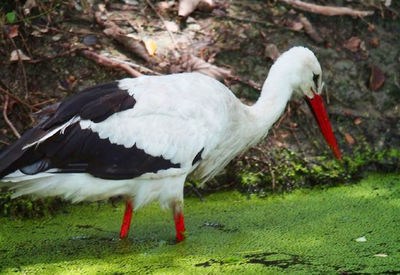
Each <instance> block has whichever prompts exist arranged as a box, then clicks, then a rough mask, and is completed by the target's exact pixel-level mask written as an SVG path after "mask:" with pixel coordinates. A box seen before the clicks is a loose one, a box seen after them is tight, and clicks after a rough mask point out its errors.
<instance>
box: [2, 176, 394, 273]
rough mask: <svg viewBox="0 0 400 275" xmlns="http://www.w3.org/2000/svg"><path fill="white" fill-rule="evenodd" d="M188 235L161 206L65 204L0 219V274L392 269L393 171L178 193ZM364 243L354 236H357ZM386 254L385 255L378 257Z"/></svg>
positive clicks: (294, 271) (329, 271)
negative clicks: (301, 184) (280, 191)
mask: <svg viewBox="0 0 400 275" xmlns="http://www.w3.org/2000/svg"><path fill="white" fill-rule="evenodd" d="M185 205H186V206H185V207H186V208H185V213H186V222H187V229H188V239H187V240H185V241H184V242H183V243H179V244H174V242H173V240H174V226H173V221H172V218H171V215H170V213H162V212H161V210H159V208H158V206H157V205H151V206H149V207H147V208H144V209H142V210H141V211H139V212H137V213H135V214H134V218H133V224H132V227H133V233H134V234H133V235H131V236H130V237H129V239H127V240H124V241H120V240H119V239H118V230H119V226H120V222H121V216H122V213H123V204H122V203H121V204H118V206H117V207H112V206H111V205H109V204H88V205H79V206H69V207H68V208H67V209H66V210H67V211H65V213H63V214H58V215H57V216H55V217H47V218H40V219H30V220H21V219H14V220H12V219H9V218H0V224H1V230H0V253H1V257H0V269H1V271H0V272H1V273H2V274H11V273H13V274H14V273H17V274H23V273H27V274H56V273H62V274H77V273H85V274H94V273H100V274H129V273H138V274H144V273H149V274H150V273H151V274H205V273H209V274H216V273H222V274H223V273H231V274H237V273H246V274H261V272H262V273H263V274H279V273H285V274H287V273H300V274H305V273H307V274H309V273H319V274H322V273H336V274H337V273H382V274H388V273H399V272H400V250H399V247H400V233H399V230H398V228H399V226H400V216H399V213H400V212H399V210H400V175H394V174H392V175H379V174H373V175H370V176H369V177H368V178H366V179H365V180H362V181H361V182H359V183H358V184H354V185H343V186H338V187H332V188H327V189H325V188H317V189H313V190H309V189H305V190H304V189H303V190H297V191H295V192H293V193H291V194H286V195H281V196H270V197H267V198H259V197H257V196H251V197H250V199H247V197H246V196H245V195H243V194H240V193H238V192H224V193H217V194H212V195H209V196H207V197H206V199H205V201H204V202H201V201H200V200H199V199H197V198H188V199H186V201H185ZM363 236H364V237H365V238H366V242H356V241H355V240H356V239H357V238H359V237H363ZM384 255H385V256H386V255H387V256H386V257H385V256H384Z"/></svg>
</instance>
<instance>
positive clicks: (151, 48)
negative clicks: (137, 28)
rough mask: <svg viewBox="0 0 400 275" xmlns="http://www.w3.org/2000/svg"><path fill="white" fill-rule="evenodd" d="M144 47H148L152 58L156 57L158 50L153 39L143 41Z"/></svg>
mask: <svg viewBox="0 0 400 275" xmlns="http://www.w3.org/2000/svg"><path fill="white" fill-rule="evenodd" d="M143 42H144V45H145V47H146V50H147V52H148V53H149V55H150V56H154V54H155V53H156V50H157V44H156V42H154V40H151V39H146V40H144V41H143Z"/></svg>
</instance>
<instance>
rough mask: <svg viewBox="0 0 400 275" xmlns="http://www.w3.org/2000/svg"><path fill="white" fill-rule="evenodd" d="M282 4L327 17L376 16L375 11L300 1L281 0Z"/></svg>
mask: <svg viewBox="0 0 400 275" xmlns="http://www.w3.org/2000/svg"><path fill="white" fill-rule="evenodd" d="M281 2H283V3H285V4H288V5H291V6H292V7H294V8H297V9H300V10H303V11H308V12H312V13H318V14H322V15H327V16H335V15H350V16H355V17H364V16H368V15H372V14H374V12H373V11H360V10H355V9H351V8H346V7H334V6H321V5H316V4H311V3H306V2H303V1H300V0H281Z"/></svg>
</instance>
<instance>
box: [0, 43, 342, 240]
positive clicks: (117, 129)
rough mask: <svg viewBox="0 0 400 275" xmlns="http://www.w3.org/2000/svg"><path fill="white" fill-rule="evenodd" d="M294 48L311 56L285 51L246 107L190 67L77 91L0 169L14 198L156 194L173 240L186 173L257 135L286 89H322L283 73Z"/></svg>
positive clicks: (11, 150)
mask: <svg viewBox="0 0 400 275" xmlns="http://www.w3.org/2000/svg"><path fill="white" fill-rule="evenodd" d="M296 51H297V52H299V53H302V54H304V55H305V57H304V58H303V59H306V60H307V59H310V60H311V61H314V60H313V58H314V59H315V57H314V55H313V54H312V53H311V52H310V51H309V50H307V49H304V48H294V49H292V50H291V51H289V52H287V53H285V54H284V56H283V57H281V58H280V59H278V61H277V62H276V64H275V65H274V66H273V67H272V68H271V70H270V74H269V77H268V79H267V80H266V82H265V83H264V86H263V90H262V93H261V97H260V99H259V100H258V101H257V103H256V104H254V105H253V106H247V105H244V104H243V103H241V102H240V101H239V100H238V99H237V98H236V97H235V96H234V94H233V93H232V92H231V91H230V90H229V89H228V88H227V87H226V86H224V85H223V84H221V83H220V82H218V81H217V80H214V79H212V78H210V77H208V76H205V75H202V74H199V73H183V74H173V75H167V76H142V77H138V78H135V79H123V80H120V81H117V82H114V83H108V84H103V85H99V86H96V87H93V88H89V89H87V90H84V91H83V92H81V93H79V94H78V95H76V96H74V97H72V98H71V99H69V100H66V101H65V102H64V103H62V104H61V105H60V107H59V108H58V110H57V111H56V113H55V114H54V115H52V116H51V117H49V118H47V120H44V121H42V122H41V123H39V124H38V126H36V127H35V128H33V129H32V130H30V131H28V132H27V133H26V134H24V136H23V137H22V138H21V139H20V140H19V141H17V142H16V143H15V144H13V145H11V146H10V147H8V148H6V149H5V150H3V151H2V152H1V153H0V177H3V176H5V177H4V178H3V181H4V182H8V183H9V185H11V186H12V188H13V189H15V190H16V192H15V194H14V196H19V195H24V194H35V195H37V196H63V197H64V198H66V199H69V200H72V201H74V202H77V201H82V200H92V201H93V200H100V199H106V198H109V197H111V196H116V195H125V196H128V197H129V198H131V199H132V202H133V208H134V209H135V210H136V209H138V208H140V207H141V206H143V205H145V204H147V203H149V202H151V201H154V200H158V201H159V202H160V205H161V206H162V207H163V208H171V209H172V210H173V213H174V218H175V223H176V229H177V239H178V241H180V240H182V239H183V231H184V223H183V215H182V204H183V186H184V183H185V180H186V179H187V178H188V177H193V178H196V179H198V180H202V181H206V180H207V179H209V178H211V177H213V176H214V175H216V174H217V173H218V172H219V171H220V170H221V169H222V168H224V167H225V166H226V164H228V162H229V161H230V160H231V159H233V158H234V157H235V156H236V155H238V154H239V153H240V152H242V151H243V150H245V149H246V148H248V147H249V146H251V145H253V144H255V143H256V142H258V141H259V140H260V139H261V138H262V137H263V136H265V135H266V134H267V132H268V129H269V128H270V127H271V126H272V124H273V123H274V122H275V121H276V120H277V119H278V118H279V116H280V115H281V114H282V112H283V111H284V109H285V106H286V104H287V102H288V101H289V99H290V97H291V96H292V93H293V90H297V89H298V90H301V91H302V92H304V93H305V94H306V91H303V89H305V90H307V92H310V91H309V90H310V89H311V90H312V91H318V90H319V89H320V88H321V80H320V78H319V80H317V82H318V81H319V83H317V82H316V81H315V79H313V76H312V75H311V76H310V77H311V79H312V80H314V81H312V80H311V84H310V83H308V82H307V83H308V84H307V85H311V86H310V87H302V86H301V85H302V84H303V82H302V81H301V79H300V80H298V79H297V78H299V77H300V76H297V75H291V74H290V72H291V71H292V70H293V68H290V67H293V64H287V61H288V60H289V58H290V56H293V58H295V57H296ZM285 55H286V58H285ZM285 60H286V61H285ZM311 61H310V62H311ZM315 61H316V59H315ZM304 62H305V61H304V60H303V61H302V62H299V70H300V66H305V65H304V64H303V63H304ZM316 62H317V61H316ZM311 65H313V66H314V68H311V69H310V73H311V71H312V70H316V72H313V73H314V74H319V76H320V74H321V69H320V67H319V63H318V62H317V63H316V64H311ZM288 74H289V75H288ZM307 77H308V76H307ZM298 82H299V83H300V84H298ZM313 85H314V86H313ZM310 93H311V96H310V94H306V95H307V96H309V97H310V98H312V97H314V94H313V92H310ZM321 129H322V128H321ZM332 146H333V147H334V146H336V147H337V145H336V143H335V144H334V145H331V147H332ZM334 150H335V149H334ZM337 152H338V151H337ZM18 169H19V170H21V171H19V170H18ZM130 215H131V202H130V201H128V204H127V210H126V214H125V218H124V223H123V226H122V231H121V237H125V236H126V235H127V229H128V228H129V223H130Z"/></svg>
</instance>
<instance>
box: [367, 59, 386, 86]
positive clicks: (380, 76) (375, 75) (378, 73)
mask: <svg viewBox="0 0 400 275" xmlns="http://www.w3.org/2000/svg"><path fill="white" fill-rule="evenodd" d="M384 82H385V74H384V73H383V72H382V70H381V69H380V68H379V67H378V66H376V65H372V66H371V75H370V77H369V88H370V89H371V90H372V91H377V90H379V88H380V87H382V85H383V83H384Z"/></svg>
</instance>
